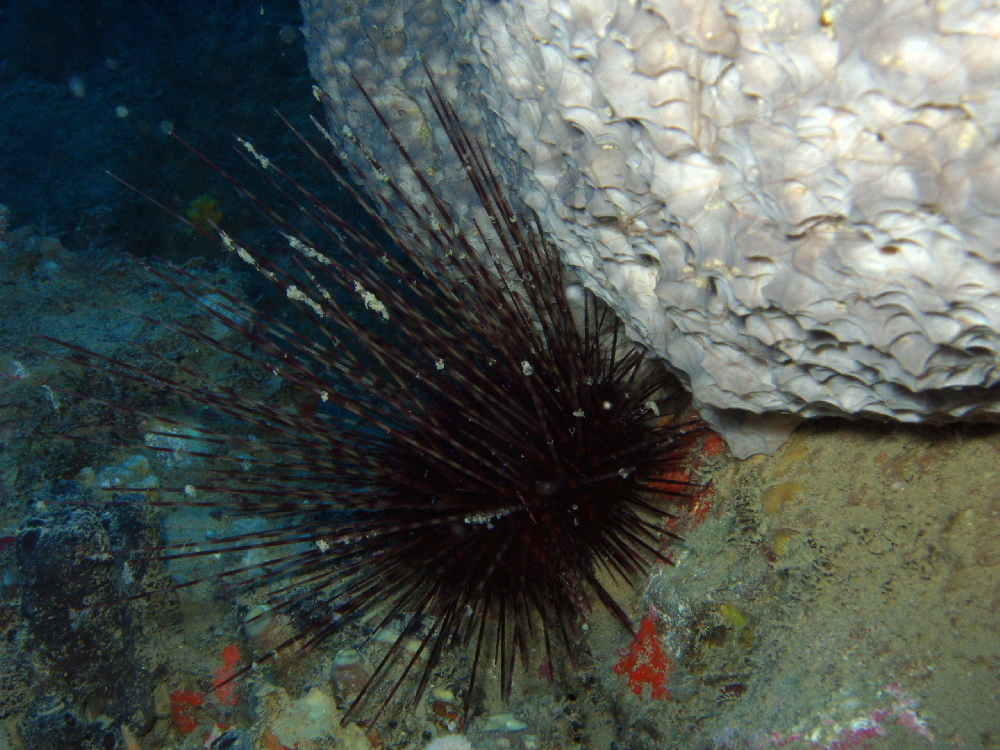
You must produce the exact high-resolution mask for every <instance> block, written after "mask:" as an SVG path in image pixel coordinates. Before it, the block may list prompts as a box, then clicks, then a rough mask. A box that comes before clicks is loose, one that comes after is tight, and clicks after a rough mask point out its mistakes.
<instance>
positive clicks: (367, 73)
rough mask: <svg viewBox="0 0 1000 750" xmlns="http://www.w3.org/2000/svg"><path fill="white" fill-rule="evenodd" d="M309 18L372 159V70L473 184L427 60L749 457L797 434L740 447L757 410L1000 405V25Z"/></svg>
mask: <svg viewBox="0 0 1000 750" xmlns="http://www.w3.org/2000/svg"><path fill="white" fill-rule="evenodd" d="M303 9H304V11H305V17H306V26H305V29H304V31H305V34H306V38H307V45H308V48H309V52H310V60H311V65H312V69H313V73H314V75H315V76H316V78H317V79H318V80H319V82H320V84H321V86H322V87H323V88H324V89H325V90H327V92H328V93H330V95H331V96H332V97H333V98H334V100H335V101H337V102H338V103H341V104H342V105H343V109H342V114H343V116H344V117H345V118H346V119H347V120H349V121H350V124H351V128H352V129H353V130H355V132H357V133H359V134H363V135H364V140H366V141H369V140H370V142H372V143H373V144H375V145H373V148H375V147H377V144H378V143H379V142H380V135H379V133H378V130H379V126H378V124H377V122H375V121H374V119H373V118H372V117H371V115H370V112H366V111H365V107H364V106H363V102H362V101H361V100H360V98H359V96H358V94H357V91H356V90H355V89H354V85H353V83H352V82H351V80H350V74H351V73H353V74H354V75H356V76H357V77H358V79H359V80H360V81H361V82H362V83H363V85H364V86H365V87H366V88H368V89H369V90H370V91H371V92H372V93H373V94H374V95H375V98H376V101H378V102H379V103H380V105H383V106H385V108H386V110H387V111H388V114H389V115H390V116H391V118H392V119H393V122H394V123H396V127H398V128H399V129H400V132H401V135H402V136H403V138H404V141H406V142H407V144H408V145H409V144H412V145H413V146H414V149H415V153H414V157H415V161H416V162H417V163H418V164H422V165H426V166H427V167H428V168H429V169H431V171H432V172H433V173H434V176H435V179H440V180H441V181H442V189H443V190H445V192H446V195H447V186H448V184H450V182H454V183H455V184H457V183H458V180H457V179H451V178H449V177H447V173H448V170H449V169H450V167H448V166H447V165H445V164H443V162H447V161H448V158H449V155H448V154H447V153H446V151H444V150H443V149H442V148H441V145H442V143H443V141H442V140H441V137H440V135H436V136H433V137H432V136H431V134H432V133H433V130H434V128H435V126H436V124H435V121H434V118H433V116H429V113H428V112H427V111H426V106H425V102H424V100H425V98H426V97H425V96H424V92H423V89H424V87H425V86H426V85H427V84H426V76H425V75H424V73H423V70H422V67H421V61H423V62H424V63H426V64H427V65H428V67H429V68H430V70H431V72H432V74H433V75H434V77H435V78H436V79H437V81H438V83H439V84H440V85H441V86H442V87H443V88H444V90H445V92H446V95H448V96H449V97H450V98H452V99H453V100H454V101H455V102H456V103H457V104H458V105H459V106H461V107H462V108H463V111H464V113H465V114H466V115H467V116H468V118H469V122H470V126H471V127H473V128H474V129H479V132H480V134H481V135H480V137H483V138H485V140H486V141H487V142H488V143H489V145H490V146H491V147H493V148H494V149H496V150H497V151H498V152H499V153H500V154H502V155H503V156H504V157H505V158H502V159H501V169H502V171H503V172H504V173H505V175H504V176H505V179H506V181H507V182H508V184H509V185H510V186H511V187H512V189H513V190H515V191H517V192H518V194H519V195H520V196H521V197H522V198H523V199H524V201H525V202H526V203H527V204H528V205H530V206H531V207H532V208H533V209H534V210H535V211H537V212H538V214H539V217H540V218H541V220H542V224H543V226H544V228H545V229H546V230H547V231H548V232H549V234H550V235H551V236H552V238H553V239H554V240H555V241H556V243H557V246H558V247H559V248H560V252H562V253H563V255H564V258H565V260H566V262H567V264H568V265H570V266H571V267H573V268H575V269H576V270H577V272H578V274H579V277H580V280H581V281H582V283H584V284H585V285H586V286H588V287H590V288H592V289H593V290H594V291H596V292H597V293H598V294H599V295H600V296H601V297H603V298H604V299H605V300H606V301H608V302H609V303H610V304H611V305H612V306H613V307H614V309H615V310H616V311H617V312H618V314H619V315H620V316H621V317H622V318H623V319H624V320H626V321H627V322H628V324H629V327H630V329H631V331H632V335H633V336H634V338H635V340H636V341H637V342H639V343H640V344H642V345H643V346H645V347H647V348H648V349H649V350H651V351H652V352H654V353H655V354H656V355H658V356H659V357H661V358H662V359H663V360H664V361H665V362H666V363H668V365H669V366H670V367H671V368H673V369H674V370H675V371H676V372H677V374H678V375H679V376H680V377H681V378H682V380H683V381H684V382H685V384H686V385H687V387H688V388H689V389H690V390H691V392H692V393H693V395H694V398H695V399H696V403H697V404H698V405H699V406H700V407H701V409H702V412H703V414H705V415H706V417H707V418H708V419H709V421H712V422H713V423H714V424H715V425H716V426H718V427H720V428H721V429H722V430H723V431H724V432H725V433H726V435H727V437H728V438H729V442H730V446H731V448H733V450H734V452H735V453H737V454H738V455H748V454H750V453H753V452H755V451H758V450H770V449H773V448H774V447H775V446H776V444H777V442H778V441H780V439H781V423H780V421H779V423H778V425H777V428H776V430H774V431H772V432H771V433H768V430H767V422H766V420H756V419H753V420H750V424H751V427H750V428H749V429H744V428H741V427H740V425H739V422H740V419H739V416H740V415H741V414H747V413H751V414H762V415H767V414H772V415H775V414H776V415H781V414H785V415H794V416H795V417H810V416H817V415H829V414H841V415H856V416H869V417H879V418H882V417H888V418H892V419H896V420H901V421H945V420H953V419H975V418H990V416H991V415H994V414H996V413H997V411H998V406H997V403H996V399H995V397H994V391H993V386H994V385H995V384H996V383H997V381H998V379H1000V370H998V367H997V356H998V348H1000V342H998V331H1000V296H998V292H1000V270H998V266H997V263H998V262H1000V248H998V242H997V237H998V236H1000V182H998V177H1000V152H998V149H997V147H996V141H997V137H998V125H1000V9H997V8H996V7H995V5H993V4H990V3H986V2H973V1H971V0H968V1H964V2H963V1H958V2H950V3H924V2H917V1H916V0H877V1H876V0H856V1H852V2H839V1H838V0H769V1H768V2H764V1H763V0H760V1H759V2H754V1H753V0H751V1H749V2H748V1H747V0H732V1H725V0H722V1H720V0H686V1H685V0H646V1H644V2H626V1H624V0H577V1H575V2H574V1H569V2H567V1H562V2H558V1H556V0H504V1H503V2H489V1H487V0H469V1H468V2H461V3H459V2H454V1H453V0H424V2H417V3H391V2H387V3H385V7H384V8H380V7H379V5H378V4H377V3H374V4H373V3H370V4H367V6H366V7H365V8H363V9H362V8H360V7H354V5H353V4H352V3H343V2H340V0H336V1H335V0H303ZM407 139H409V140H407ZM429 152H432V153H433V155H430V153H429ZM384 153H385V154H386V156H385V158H386V161H387V163H386V165H385V166H386V168H387V169H389V170H390V171H391V172H394V173H398V174H400V175H404V176H403V179H404V180H405V179H408V177H406V176H405V170H402V169H401V168H400V166H399V165H396V164H393V163H392V162H391V160H390V158H389V156H388V153H389V151H388V149H386V150H385V152H384ZM382 155H383V154H382V152H380V153H379V158H382ZM450 197H451V200H452V202H453V205H455V207H456V212H457V214H458V215H461V213H462V212H461V196H460V195H458V194H454V195H452V196H450Z"/></svg>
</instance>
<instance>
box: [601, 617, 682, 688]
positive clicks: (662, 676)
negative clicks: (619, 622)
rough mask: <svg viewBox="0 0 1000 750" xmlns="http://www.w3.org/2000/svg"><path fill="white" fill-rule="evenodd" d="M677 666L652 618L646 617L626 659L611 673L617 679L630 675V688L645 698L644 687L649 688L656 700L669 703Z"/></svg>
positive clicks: (629, 647) (621, 660)
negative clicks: (669, 683)
mask: <svg viewBox="0 0 1000 750" xmlns="http://www.w3.org/2000/svg"><path fill="white" fill-rule="evenodd" d="M673 669H674V665H673V663H672V662H671V661H670V659H669V658H668V657H667V656H666V655H665V654H664V653H663V648H662V647H661V646H660V640H659V638H657V637H656V624H655V623H654V622H653V618H652V617H650V616H649V615H644V616H643V618H642V622H640V623H639V632H638V633H636V635H635V637H634V638H633V639H632V642H631V643H630V644H629V645H628V648H627V649H626V651H625V655H624V656H622V658H621V659H620V660H619V662H618V663H617V664H615V666H614V667H612V670H613V671H614V673H615V674H617V675H628V686H629V688H630V689H631V690H632V692H633V693H635V694H636V695H638V696H639V697H640V698H642V692H643V691H642V687H643V685H649V691H650V696H651V697H652V698H653V700H665V701H667V700H670V690H668V689H667V686H666V682H667V679H668V678H669V677H670V673H671V672H673Z"/></svg>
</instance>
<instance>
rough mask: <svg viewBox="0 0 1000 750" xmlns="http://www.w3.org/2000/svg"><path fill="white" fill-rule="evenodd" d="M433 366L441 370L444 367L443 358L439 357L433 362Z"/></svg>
mask: <svg viewBox="0 0 1000 750" xmlns="http://www.w3.org/2000/svg"><path fill="white" fill-rule="evenodd" d="M434 366H435V367H436V368H437V369H439V370H443V369H444V360H443V359H439V360H438V361H437V362H435V363H434Z"/></svg>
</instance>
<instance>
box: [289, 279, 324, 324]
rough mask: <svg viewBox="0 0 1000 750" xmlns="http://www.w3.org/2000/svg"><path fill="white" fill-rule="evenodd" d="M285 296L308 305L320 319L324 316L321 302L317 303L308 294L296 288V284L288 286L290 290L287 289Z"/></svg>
mask: <svg viewBox="0 0 1000 750" xmlns="http://www.w3.org/2000/svg"><path fill="white" fill-rule="evenodd" d="M285 296H286V297H288V299H291V300H295V301H297V302H302V303H303V304H306V305H308V306H309V307H310V308H312V311H313V312H314V313H316V314H317V315H319V316H320V317H322V316H323V307H322V306H321V305H320V304H319V302H317V301H316V300H314V299H313V298H312V297H310V296H309V295H308V294H306V293H305V292H303V291H302V290H301V289H299V288H298V287H297V286H295V284H289V285H288V288H287V289H285Z"/></svg>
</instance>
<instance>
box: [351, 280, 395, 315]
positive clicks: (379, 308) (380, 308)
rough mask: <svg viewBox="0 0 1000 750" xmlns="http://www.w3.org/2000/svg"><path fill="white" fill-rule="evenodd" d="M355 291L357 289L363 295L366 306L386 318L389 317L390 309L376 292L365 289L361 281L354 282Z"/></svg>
mask: <svg viewBox="0 0 1000 750" xmlns="http://www.w3.org/2000/svg"><path fill="white" fill-rule="evenodd" d="M354 291H356V292H357V293H358V294H360V295H361V299H362V301H363V302H364V303H365V307H367V308H368V309H369V310H371V311H372V312H375V313H378V314H379V315H381V316H382V317H383V318H384V319H385V320H388V319H389V311H388V310H387V309H386V307H385V305H383V304H382V301H381V300H380V299H379V298H378V297H376V296H375V295H374V294H372V293H371V292H369V291H368V290H367V289H365V288H364V287H363V286H361V282H359V281H355V282H354Z"/></svg>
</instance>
